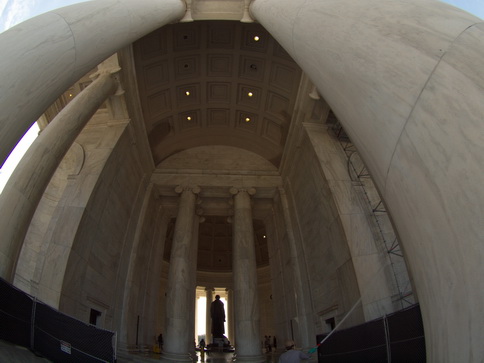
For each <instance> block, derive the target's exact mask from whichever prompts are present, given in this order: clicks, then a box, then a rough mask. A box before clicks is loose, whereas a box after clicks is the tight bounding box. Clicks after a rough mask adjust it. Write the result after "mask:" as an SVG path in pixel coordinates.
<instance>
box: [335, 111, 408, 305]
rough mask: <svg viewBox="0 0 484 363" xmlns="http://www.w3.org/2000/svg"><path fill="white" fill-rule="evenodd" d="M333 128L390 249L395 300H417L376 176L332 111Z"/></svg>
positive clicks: (387, 247)
mask: <svg viewBox="0 0 484 363" xmlns="http://www.w3.org/2000/svg"><path fill="white" fill-rule="evenodd" d="M326 123H327V125H328V126H329V129H330V130H331V131H332V133H333V135H334V136H335V138H336V139H337V140H338V141H339V144H340V146H341V147H342V149H343V152H344V153H345V155H346V159H347V171H348V175H349V176H350V178H351V180H352V181H353V182H354V183H353V185H354V187H355V188H359V189H361V191H362V192H363V194H364V196H365V199H366V201H367V203H368V206H369V210H370V211H371V215H372V219H373V220H374V222H375V226H376V227H377V230H378V233H379V235H380V237H381V241H382V244H383V247H384V250H385V251H386V252H387V254H388V256H389V259H390V265H391V269H392V273H393V276H394V279H395V286H396V289H397V292H396V293H395V294H394V295H393V296H392V300H393V302H394V303H396V304H399V305H400V308H402V309H403V308H406V307H408V306H411V305H413V304H415V297H414V295H413V290H412V285H411V282H410V278H409V275H408V271H407V267H406V263H405V259H404V255H403V252H402V250H401V248H400V244H399V241H398V238H397V235H396V233H395V231H394V229H393V225H392V222H391V218H390V216H389V214H388V212H387V209H386V208H385V204H384V201H383V200H382V198H381V196H380V194H379V192H378V190H377V188H376V186H375V184H374V183H373V179H372V177H371V175H370V173H369V172H368V169H367V168H366V165H365V164H364V162H363V160H362V159H361V157H360V155H359V153H358V151H357V150H356V147H355V145H354V144H353V143H352V142H351V140H350V138H349V137H348V135H347V134H346V132H345V130H344V129H343V127H342V125H341V124H340V122H339V121H338V119H337V118H336V116H335V115H334V114H333V113H332V112H330V115H329V116H328V119H327V121H326Z"/></svg>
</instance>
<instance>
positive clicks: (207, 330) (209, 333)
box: [205, 287, 214, 344]
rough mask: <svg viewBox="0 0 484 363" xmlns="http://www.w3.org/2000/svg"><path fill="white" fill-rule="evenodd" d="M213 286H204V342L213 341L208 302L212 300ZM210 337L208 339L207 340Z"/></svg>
mask: <svg viewBox="0 0 484 363" xmlns="http://www.w3.org/2000/svg"><path fill="white" fill-rule="evenodd" d="M213 292H214V289H213V287H206V288H205V294H206V296H207V308H206V311H205V322H206V326H205V343H207V344H208V343H213V342H212V318H211V317H210V304H211V303H212V301H213ZM209 338H210V340H209Z"/></svg>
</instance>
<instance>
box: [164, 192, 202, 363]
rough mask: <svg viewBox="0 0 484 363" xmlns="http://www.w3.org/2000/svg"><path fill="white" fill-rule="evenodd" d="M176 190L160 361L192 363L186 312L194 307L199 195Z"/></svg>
mask: <svg viewBox="0 0 484 363" xmlns="http://www.w3.org/2000/svg"><path fill="white" fill-rule="evenodd" d="M175 191H176V192H177V193H179V194H181V195H180V202H179V206H178V214H177V218H176V222H175V231H174V235H173V244H172V249H171V256H170V269H169V273H168V287H167V298H166V323H165V324H166V328H165V331H166V335H165V336H164V345H163V349H164V352H163V354H162V359H163V360H164V361H172V362H191V361H192V359H191V358H190V354H189V347H188V341H189V338H190V328H189V326H190V320H191V319H190V313H189V309H190V308H191V307H192V306H193V304H192V302H191V301H189V300H190V298H191V297H192V296H193V294H192V289H193V288H194V286H192V285H193V279H192V277H191V274H193V271H194V269H193V268H192V267H191V266H190V265H191V262H192V261H191V255H192V243H193V223H194V219H195V203H196V199H197V196H196V194H198V193H199V192H200V188H199V187H182V186H178V187H177V188H176V189H175ZM192 340H193V339H192Z"/></svg>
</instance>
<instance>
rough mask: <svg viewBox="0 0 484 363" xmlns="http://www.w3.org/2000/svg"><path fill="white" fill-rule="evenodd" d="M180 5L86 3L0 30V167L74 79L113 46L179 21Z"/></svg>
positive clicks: (149, 0) (142, 0)
mask: <svg viewBox="0 0 484 363" xmlns="http://www.w3.org/2000/svg"><path fill="white" fill-rule="evenodd" d="M185 9H186V6H185V2H184V1H182V0H163V1H153V0H138V1H132V0H101V1H89V2H84V3H81V4H75V5H71V6H66V7H64V8H60V9H56V10H55V11H51V12H47V13H45V14H41V15H39V16H36V17H34V18H32V19H29V20H27V21H24V22H23V23H20V24H18V25H16V26H14V27H13V28H11V29H9V30H7V31H5V32H3V33H1V34H0V49H4V50H5V49H8V57H0V109H1V110H2V112H1V113H0V165H2V164H3V162H4V160H5V159H6V158H7V156H8V154H9V153H10V151H11V150H12V149H13V147H14V146H15V145H16V144H17V142H18V140H20V138H21V137H22V135H23V134H24V133H25V132H26V131H27V130H28V129H29V127H30V126H31V125H32V122H34V121H35V120H37V119H38V118H39V117H40V116H41V114H42V113H43V112H44V111H45V110H46V109H47V108H48V107H49V106H50V105H51V104H52V103H54V101H55V100H56V99H57V98H59V96H60V95H61V94H62V93H63V92H65V90H67V89H68V88H69V87H70V86H72V84H74V82H76V81H77V80H78V79H80V78H81V77H82V76H84V75H85V74H86V73H87V72H89V71H90V70H91V69H93V68H95V67H96V66H97V65H98V64H99V63H101V62H102V61H103V60H104V59H106V58H108V57H109V56H110V55H112V54H113V53H115V52H116V51H118V50H119V49H121V48H123V47H125V46H127V45H129V44H131V43H133V42H134V41H135V40H137V39H139V38H141V37H142V36H144V35H146V34H148V33H150V32H152V31H153V30H155V29H158V28H160V27H162V26H163V25H165V24H169V23H171V22H173V21H175V20H177V19H180V18H181V17H182V16H183V15H184V13H185ZM126 19H129V21H126ZM39 44H42V46H41V47H40V46H39Z"/></svg>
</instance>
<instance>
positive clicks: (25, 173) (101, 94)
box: [0, 69, 119, 281]
mask: <svg viewBox="0 0 484 363" xmlns="http://www.w3.org/2000/svg"><path fill="white" fill-rule="evenodd" d="M118 70H119V69H115V70H112V71H111V72H109V71H107V70H104V71H103V72H102V73H101V74H99V75H98V78H97V79H96V80H94V82H92V83H91V84H90V85H89V86H88V87H87V88H86V89H84V90H83V91H82V92H81V93H80V94H79V95H77V97H76V98H74V99H73V100H72V101H71V102H70V103H69V104H68V105H67V106H66V107H65V108H64V109H63V110H62V111H61V112H59V114H58V115H57V116H56V117H55V118H54V120H52V122H51V123H50V124H49V125H48V126H47V127H46V128H45V129H44V131H43V132H42V133H41V134H40V135H39V136H38V137H37V139H36V140H35V141H34V143H33V144H32V145H31V147H30V148H29V150H28V151H27V152H26V154H25V156H24V157H23V158H22V160H21V161H20V163H19V164H18V166H17V168H16V169H15V171H14V172H13V174H12V176H11V177H10V179H9V181H8V183H7V184H6V185H5V189H4V190H3V193H2V194H1V195H0V211H1V212H2V218H0V235H1V236H2V238H1V239H0V276H1V277H3V278H5V279H7V280H8V281H13V277H14V275H15V267H16V264H17V259H18V256H19V254H20V250H21V248H22V244H23V241H24V238H25V235H26V233H27V230H28V228H29V225H30V221H31V219H32V216H33V215H34V212H35V209H36V208H37V205H38V203H39V201H40V199H41V198H42V195H43V193H44V191H45V188H46V187H47V185H48V183H49V181H50V179H51V178H52V175H53V174H54V172H55V171H56V169H57V167H58V166H59V163H60V162H61V161H62V158H63V157H64V155H65V154H66V153H67V151H68V150H69V148H70V147H71V145H72V143H73V142H74V141H75V139H76V137H77V136H78V135H79V133H80V132H81V131H82V129H83V128H84V126H85V125H86V123H87V122H88V121H89V120H90V119H91V117H92V116H93V114H94V113H95V112H96V111H97V110H98V108H99V106H101V105H102V103H103V102H104V101H105V100H106V99H107V97H108V96H110V95H112V94H113V93H114V92H115V91H116V89H117V82H116V81H115V79H114V78H113V77H114V76H113V73H115V72H117V71H118Z"/></svg>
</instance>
